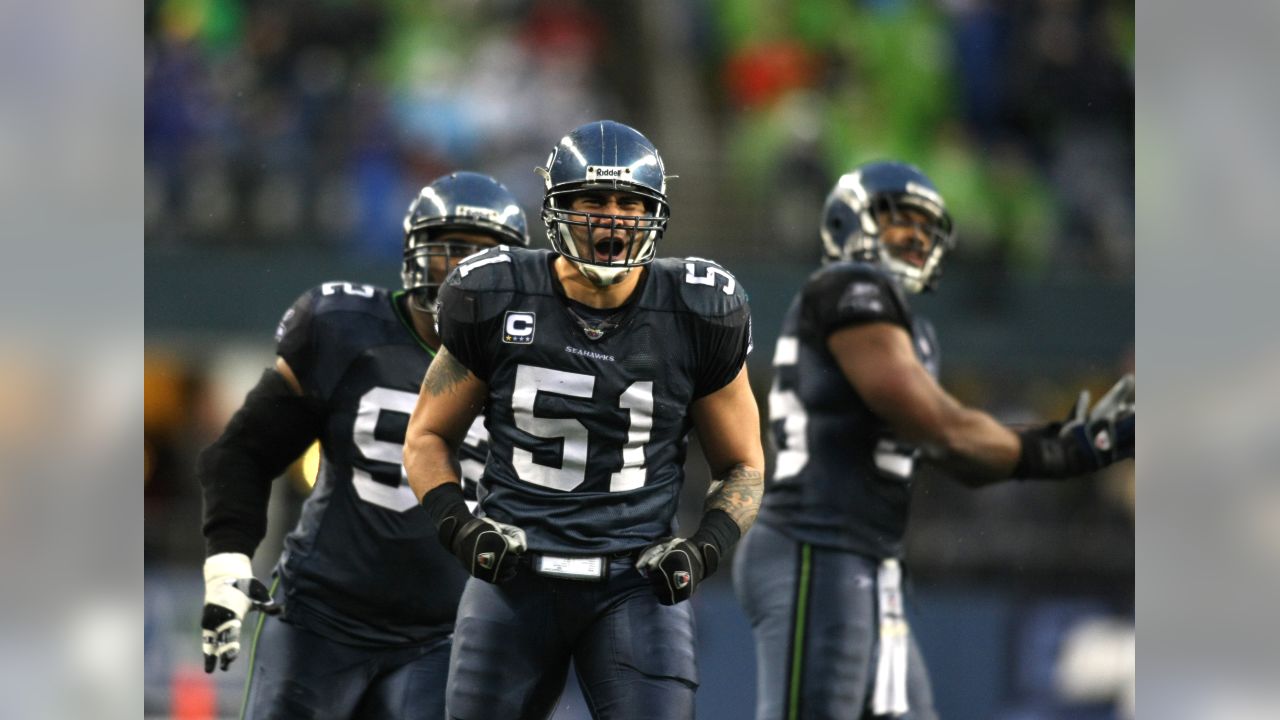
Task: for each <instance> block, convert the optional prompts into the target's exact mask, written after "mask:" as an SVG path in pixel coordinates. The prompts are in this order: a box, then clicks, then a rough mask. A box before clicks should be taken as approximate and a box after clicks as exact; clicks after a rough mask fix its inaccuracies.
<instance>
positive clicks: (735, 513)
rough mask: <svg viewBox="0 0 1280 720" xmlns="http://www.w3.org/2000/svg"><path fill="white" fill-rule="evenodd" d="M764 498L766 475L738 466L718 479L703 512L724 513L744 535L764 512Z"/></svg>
mask: <svg viewBox="0 0 1280 720" xmlns="http://www.w3.org/2000/svg"><path fill="white" fill-rule="evenodd" d="M763 494H764V473H763V472H762V471H760V470H758V469H756V468H753V467H751V466H749V465H746V464H738V465H735V466H734V467H733V468H731V469H730V470H729V471H728V472H727V473H725V474H724V475H723V476H721V477H719V478H716V480H715V482H714V483H713V484H712V486H711V490H710V492H708V493H707V500H706V502H705V503H703V511H704V512H708V513H709V512H711V511H712V510H723V511H724V512H725V513H726V514H728V515H729V517H730V519H732V520H733V522H734V524H735V525H737V526H738V530H739V532H741V533H746V532H747V530H750V529H751V525H752V524H753V523H755V521H756V514H757V513H759V512H760V498H761V496H762V495H763Z"/></svg>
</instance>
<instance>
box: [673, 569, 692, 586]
mask: <svg viewBox="0 0 1280 720" xmlns="http://www.w3.org/2000/svg"><path fill="white" fill-rule="evenodd" d="M671 577H672V579H674V580H675V581H676V589H677V590H683V589H685V588H687V587H689V571H688V570H677V571H675V572H674V573H672V574H671Z"/></svg>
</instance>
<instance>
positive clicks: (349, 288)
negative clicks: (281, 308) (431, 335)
mask: <svg viewBox="0 0 1280 720" xmlns="http://www.w3.org/2000/svg"><path fill="white" fill-rule="evenodd" d="M389 296H390V293H389V291H387V290H386V289H385V288H380V287H378V286H376V285H368V284H365V283H355V282H346V281H342V280H337V281H332V282H326V283H321V284H319V285H317V286H315V287H313V288H311V289H309V290H307V291H306V292H304V293H302V294H301V295H299V296H298V299H297V300H295V301H294V302H293V305H291V306H289V309H288V310H286V311H285V313H284V317H282V318H281V319H280V324H279V325H277V326H276V342H277V343H279V342H281V341H282V340H284V339H285V337H286V336H287V335H290V334H298V333H300V332H306V331H308V329H309V328H310V327H311V326H312V325H314V324H315V323H316V322H317V321H324V320H325V319H329V318H330V317H332V316H333V315H334V313H351V312H355V313H364V314H369V315H387V314H389V313H390V312H391V309H390V308H391V305H390V299H389Z"/></svg>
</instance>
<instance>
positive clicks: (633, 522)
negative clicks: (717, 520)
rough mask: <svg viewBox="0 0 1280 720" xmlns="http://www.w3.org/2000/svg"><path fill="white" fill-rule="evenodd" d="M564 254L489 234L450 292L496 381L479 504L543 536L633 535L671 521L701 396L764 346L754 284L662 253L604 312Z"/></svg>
mask: <svg viewBox="0 0 1280 720" xmlns="http://www.w3.org/2000/svg"><path fill="white" fill-rule="evenodd" d="M556 257H557V255H556V254H555V253H552V252H550V251H548V250H525V249H521V248H508V247H505V246H499V247H496V248H491V249H489V250H487V251H485V252H483V253H479V254H477V255H473V256H471V257H470V258H468V259H467V260H465V261H463V262H462V263H461V264H460V265H459V266H458V267H457V269H455V270H454V271H453V273H452V274H451V275H450V276H449V278H448V280H447V281H446V283H445V286H444V288H443V289H442V290H441V293H440V309H439V315H438V317H439V322H440V328H439V329H440V336H441V338H442V340H443V344H444V347H446V348H448V351H449V353H450V354H452V355H454V356H455V357H456V358H457V359H458V360H459V361H460V362H461V363H462V364H463V365H464V366H466V367H467V368H468V369H469V370H470V371H471V372H472V373H474V374H475V375H476V377H478V378H479V379H481V380H483V381H484V382H485V383H487V384H488V387H489V397H488V402H487V403H486V405H485V416H486V426H487V428H488V431H489V437H490V449H489V460H488V464H487V465H486V466H485V471H484V475H483V477H482V478H481V480H480V487H479V497H480V507H481V509H482V510H483V511H484V513H485V515H487V516H489V517H492V518H494V519H495V520H498V521H500V522H506V523H511V524H513V525H516V526H518V527H520V528H521V529H523V530H524V531H525V533H526V535H527V538H528V543H529V549H530V550H533V551H536V552H544V553H562V554H570V555H572V554H578V555H583V554H603V553H615V552H622V551H627V550H634V549H636V548H639V547H642V546H645V545H648V544H649V543H651V542H653V541H654V540H655V539H657V538H659V537H662V536H664V535H669V534H670V533H671V531H672V527H671V525H672V520H673V518H674V516H675V512H676V505H677V502H678V499H679V493H680V486H681V485H682V484H683V482H684V460H685V450H686V445H687V440H688V433H689V430H690V429H691V428H692V425H693V423H692V420H691V418H690V416H689V406H690V405H691V404H692V403H693V402H694V401H696V400H697V399H698V398H701V397H703V396H705V395H708V394H710V393H712V392H715V391H716V390H719V389H720V388H722V387H724V386H725V385H727V384H728V383H729V382H730V381H731V380H733V379H734V378H735V377H736V376H737V374H738V372H739V371H740V370H741V368H742V366H743V363H744V361H745V360H746V357H747V354H748V353H749V352H750V345H751V322H750V318H751V315H750V311H749V308H748V305H747V297H746V293H745V292H744V290H743V289H742V287H741V285H739V283H738V282H737V281H736V280H735V279H734V278H733V276H732V275H730V274H729V273H728V272H726V271H725V270H724V269H723V268H721V267H720V266H718V265H716V264H715V263H713V262H710V261H708V260H702V259H699V258H688V259H684V260H679V259H675V258H664V259H659V260H655V261H654V262H652V263H650V264H649V265H647V266H646V267H645V270H644V276H643V277H642V278H641V279H640V282H639V284H638V285H637V286H636V289H635V291H634V293H633V294H632V296H631V298H630V299H629V300H628V302H627V303H626V304H625V305H624V306H623V307H621V308H619V309H618V310H617V311H616V312H615V313H614V314H613V315H612V317H610V318H608V319H604V318H601V320H603V323H602V324H601V325H598V326H597V325H593V324H589V323H587V322H585V321H584V320H583V316H584V314H586V315H590V314H591V312H590V310H589V309H587V308H585V307H583V306H579V305H578V304H577V303H575V302H574V301H572V300H569V299H568V298H567V297H566V296H565V295H564V290H563V288H562V287H561V286H560V283H559V282H558V281H557V280H556V279H555V272H554V269H553V264H554V262H555V259H556ZM636 272H639V271H636ZM575 307H577V309H576V310H575V309H574V308H575ZM597 328H599V329H597ZM592 336H595V337H592Z"/></svg>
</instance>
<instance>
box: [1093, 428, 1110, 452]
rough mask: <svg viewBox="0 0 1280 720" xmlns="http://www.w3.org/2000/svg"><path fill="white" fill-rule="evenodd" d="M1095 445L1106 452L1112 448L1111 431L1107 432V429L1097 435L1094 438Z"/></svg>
mask: <svg viewBox="0 0 1280 720" xmlns="http://www.w3.org/2000/svg"><path fill="white" fill-rule="evenodd" d="M1093 446H1094V447H1096V448H1098V449H1099V450H1101V451H1102V452H1106V451H1108V450H1110V449H1111V433H1109V432H1107V431H1106V430H1105V429H1104V430H1102V431H1101V432H1099V433H1098V434H1097V436H1095V437H1094V438H1093Z"/></svg>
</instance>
